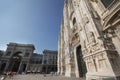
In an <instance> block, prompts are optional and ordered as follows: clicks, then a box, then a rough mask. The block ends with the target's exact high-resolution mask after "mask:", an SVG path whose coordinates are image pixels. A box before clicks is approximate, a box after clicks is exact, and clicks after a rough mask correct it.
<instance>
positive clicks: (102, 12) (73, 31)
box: [58, 0, 120, 80]
mask: <svg viewBox="0 0 120 80" xmlns="http://www.w3.org/2000/svg"><path fill="white" fill-rule="evenodd" d="M58 73H60V74H61V75H65V76H69V77H85V78H86V80H120V0H65V1H64V8H63V20H62V22H61V30H60V34H59V41H58Z"/></svg>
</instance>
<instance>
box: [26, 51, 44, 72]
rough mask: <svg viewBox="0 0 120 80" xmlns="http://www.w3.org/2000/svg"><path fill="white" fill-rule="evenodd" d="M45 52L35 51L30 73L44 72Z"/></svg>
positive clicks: (29, 69)
mask: <svg viewBox="0 0 120 80" xmlns="http://www.w3.org/2000/svg"><path fill="white" fill-rule="evenodd" d="M42 62H43V54H38V53H34V54H32V57H31V61H30V65H29V68H28V73H31V72H32V73H42V68H43V64H42Z"/></svg>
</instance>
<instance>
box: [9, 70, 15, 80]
mask: <svg viewBox="0 0 120 80" xmlns="http://www.w3.org/2000/svg"><path fill="white" fill-rule="evenodd" d="M13 77H14V72H11V73H10V78H11V79H12V80H13Z"/></svg>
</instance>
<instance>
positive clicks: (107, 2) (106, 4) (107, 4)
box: [101, 0, 115, 8]
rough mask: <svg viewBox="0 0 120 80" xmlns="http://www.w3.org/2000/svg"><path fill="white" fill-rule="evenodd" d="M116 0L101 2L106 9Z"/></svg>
mask: <svg viewBox="0 0 120 80" xmlns="http://www.w3.org/2000/svg"><path fill="white" fill-rule="evenodd" d="M113 1H115V0H101V2H102V3H103V5H104V6H105V8H107V7H108V6H109V5H110V4H111V3H112V2H113Z"/></svg>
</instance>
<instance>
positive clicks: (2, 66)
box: [0, 63, 6, 73]
mask: <svg viewBox="0 0 120 80" xmlns="http://www.w3.org/2000/svg"><path fill="white" fill-rule="evenodd" d="M5 66H6V63H2V65H1V68H0V72H1V73H2V72H3V71H4V69H5Z"/></svg>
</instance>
